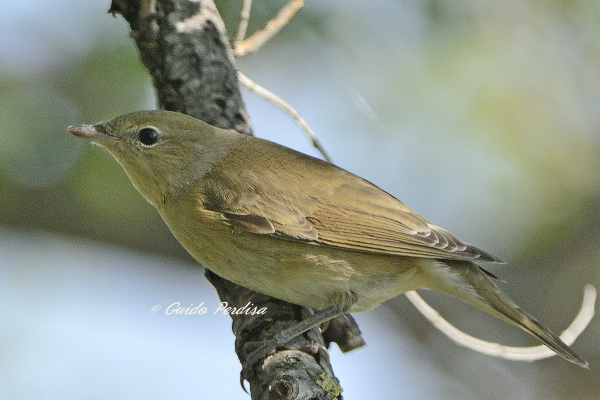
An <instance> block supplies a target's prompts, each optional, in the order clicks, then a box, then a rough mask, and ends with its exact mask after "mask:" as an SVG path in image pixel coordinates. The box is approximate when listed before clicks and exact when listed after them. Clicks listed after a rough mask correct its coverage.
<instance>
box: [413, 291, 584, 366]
mask: <svg viewBox="0 0 600 400" xmlns="http://www.w3.org/2000/svg"><path fill="white" fill-rule="evenodd" d="M405 295H406V297H407V298H408V300H410V302H411V303H412V304H413V305H414V306H415V307H416V308H417V310H419V312H420V313H421V314H423V315H424V316H425V318H427V320H428V321H429V322H431V323H432V324H433V326H435V327H436V328H437V329H439V330H440V331H442V333H443V334H444V335H446V336H447V337H448V338H450V339H451V340H452V341H454V342H455V343H457V344H459V345H462V346H465V347H467V348H469V349H472V350H475V351H477V352H479V353H483V354H486V355H489V356H493V357H499V358H505V359H507V360H520V361H535V360H540V359H543V358H548V357H552V356H555V355H556V353H555V352H553V351H552V350H550V349H549V348H548V347H546V346H532V347H511V346H504V345H501V344H499V343H491V342H487V341H485V340H481V339H478V338H476V337H473V336H471V335H468V334H466V333H464V332H463V331H461V330H459V329H458V328H456V327H455V326H453V325H452V324H450V323H449V322H448V321H446V320H445V319H444V318H443V317H442V316H441V315H440V314H439V313H438V312H437V311H436V310H434V309H433V308H432V307H431V306H430V305H429V304H427V303H426V302H425V300H423V298H422V297H421V296H419V295H418V294H417V292H414V291H413V292H408V293H405ZM595 302H596V289H595V288H594V287H593V286H592V285H586V286H585V288H584V291H583V302H582V304H581V309H580V310H579V313H578V314H577V316H576V317H575V319H574V320H573V322H572V323H571V325H570V326H569V327H568V328H567V329H566V330H565V331H564V332H563V333H562V335H560V338H561V339H562V341H563V342H565V343H566V344H567V345H572V344H573V342H575V339H577V337H578V336H579V335H580V334H581V333H582V332H583V330H584V329H585V328H586V327H587V326H588V324H589V323H590V321H591V320H592V317H593V316H594V303H595Z"/></svg>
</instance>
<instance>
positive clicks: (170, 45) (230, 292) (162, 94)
mask: <svg viewBox="0 0 600 400" xmlns="http://www.w3.org/2000/svg"><path fill="white" fill-rule="evenodd" d="M109 12H110V13H112V14H113V15H115V14H121V15H122V16H123V17H124V18H125V19H126V20H127V22H128V23H129V25H130V27H131V36H132V37H133V39H134V40H135V42H136V45H137V47H138V49H139V51H140V55H141V59H142V62H143V63H144V65H145V66H146V68H147V69H148V71H149V72H150V74H151V75H152V78H153V80H154V86H155V88H156V92H157V97H158V103H159V108H162V109H166V110H171V111H179V112H182V113H186V114H189V115H192V116H194V117H196V118H199V119H202V120H204V121H206V122H208V123H209V124H212V125H215V126H219V127H221V128H226V129H235V130H236V131H238V132H240V133H244V134H252V127H251V123H250V119H249V117H248V115H247V113H246V111H245V108H244V104H243V101H242V97H241V94H240V89H239V85H238V81H237V76H236V71H235V66H234V61H233V53H232V50H231V47H230V45H229V40H228V38H227V35H226V32H225V27H224V25H223V22H222V20H221V17H220V15H219V13H218V12H217V9H216V7H215V5H214V3H213V1H212V0H196V1H192V0H113V1H112V4H111V7H110V10H109ZM206 276H207V278H208V279H209V281H210V282H211V283H212V284H213V285H214V286H215V288H216V289H217V292H218V293H219V297H220V298H221V301H226V302H227V303H228V304H229V305H232V306H237V307H242V306H244V305H245V304H246V303H248V302H251V303H253V304H254V305H256V306H259V307H267V310H268V313H267V315H258V314H257V315H234V316H232V318H233V331H234V333H235V335H236V345H235V348H236V352H237V354H238V358H239V359H240V361H241V362H242V365H244V362H245V359H246V356H247V354H248V352H249V351H251V350H252V346H253V343H254V342H260V341H263V340H265V339H267V338H270V337H272V336H273V335H274V334H275V333H276V332H278V331H280V330H282V329H285V328H288V327H290V326H292V325H295V324H296V323H298V322H299V321H300V320H302V319H303V318H304V317H305V316H306V315H307V314H308V313H311V311H310V310H308V309H306V308H303V307H299V306H296V305H293V304H289V303H286V302H283V301H281V300H277V299H273V298H270V297H267V296H264V295H260V294H257V293H255V292H252V291H250V290H248V289H246V288H243V287H241V286H238V285H236V284H233V283H231V282H229V281H226V280H224V279H223V278H220V277H218V276H216V275H215V274H213V273H211V272H210V271H208V270H207V271H206ZM265 317H266V318H265ZM335 325H336V326H337V327H336V329H335V330H332V331H331V333H330V335H329V337H328V342H327V344H329V342H330V341H332V340H335V341H338V342H341V343H342V344H340V347H342V348H344V347H345V348H347V349H351V348H354V347H356V346H357V343H359V344H360V343H361V342H362V338H360V331H358V328H357V327H356V324H355V323H354V320H353V319H352V317H350V316H344V319H343V320H342V319H340V320H339V321H337V322H336V323H335ZM336 332H337V333H336ZM289 346H291V347H293V349H295V350H283V351H278V352H276V353H275V354H273V355H271V356H269V357H268V358H267V359H266V360H265V361H264V363H263V365H262V366H261V367H260V368H258V366H246V365H244V369H245V370H248V371H253V372H254V373H252V374H251V375H250V376H249V377H248V381H249V383H250V391H251V394H252V399H267V398H268V399H288V398H289V399H292V398H299V399H300V398H307V399H309V398H310V399H332V398H341V395H340V393H341V388H340V387H339V385H338V383H337V379H336V378H335V376H334V375H333V372H332V368H331V365H330V364H329V359H328V357H327V356H326V354H325V353H323V352H322V351H320V349H324V347H323V346H325V342H324V340H323V337H322V336H321V334H320V332H319V330H318V329H313V330H311V331H309V332H307V333H306V334H304V335H302V336H300V337H298V338H296V339H294V340H293V341H292V343H290V344H289ZM298 349H302V350H303V351H299V350H298Z"/></svg>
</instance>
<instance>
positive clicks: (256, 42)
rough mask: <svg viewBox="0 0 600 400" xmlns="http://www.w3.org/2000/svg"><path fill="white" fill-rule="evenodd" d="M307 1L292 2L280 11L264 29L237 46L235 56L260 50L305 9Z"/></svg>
mask: <svg viewBox="0 0 600 400" xmlns="http://www.w3.org/2000/svg"><path fill="white" fill-rule="evenodd" d="M305 1H306V0H290V2H289V3H288V4H286V5H285V6H284V7H283V8H282V9H281V10H280V11H279V13H278V14H277V15H276V16H275V18H273V19H272V20H270V21H269V22H267V24H266V25H265V27H264V28H263V29H261V30H260V31H257V32H254V33H253V34H252V36H250V37H249V38H248V39H246V40H244V41H243V42H241V43H239V45H236V46H235V47H234V49H233V54H234V55H235V56H236V57H243V56H245V55H246V54H249V53H254V52H255V51H257V50H258V49H260V48H261V47H262V46H263V45H264V44H265V43H266V42H267V41H269V40H270V39H271V38H273V36H275V35H277V33H279V31H280V30H281V28H283V27H284V26H286V25H287V23H288V22H290V20H291V19H292V18H294V15H296V14H297V13H298V11H300V10H301V9H302V7H304V3H305ZM240 19H241V17H240ZM236 39H237V37H236Z"/></svg>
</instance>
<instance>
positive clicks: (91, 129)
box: [67, 125, 117, 144]
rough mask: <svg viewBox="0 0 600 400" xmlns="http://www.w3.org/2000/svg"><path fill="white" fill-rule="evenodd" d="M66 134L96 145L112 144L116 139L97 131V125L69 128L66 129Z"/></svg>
mask: <svg viewBox="0 0 600 400" xmlns="http://www.w3.org/2000/svg"><path fill="white" fill-rule="evenodd" d="M67 132H69V133H70V134H71V135H74V136H77V137H80V138H83V139H86V140H89V141H90V142H96V143H98V144H102V143H106V142H114V141H115V140H116V139H117V138H115V137H114V136H110V135H107V134H106V133H105V132H103V131H101V130H99V129H98V127H97V125H81V126H70V127H68V128H67Z"/></svg>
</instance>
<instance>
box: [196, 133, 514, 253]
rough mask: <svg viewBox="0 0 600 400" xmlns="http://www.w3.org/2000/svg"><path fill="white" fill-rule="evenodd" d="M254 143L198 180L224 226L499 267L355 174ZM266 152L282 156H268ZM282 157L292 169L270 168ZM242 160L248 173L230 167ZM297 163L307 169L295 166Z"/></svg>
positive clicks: (206, 205)
mask: <svg viewBox="0 0 600 400" xmlns="http://www.w3.org/2000/svg"><path fill="white" fill-rule="evenodd" d="M252 140H256V139H255V138H252ZM260 143H262V147H261V146H258V147H257V146H254V147H253V150H254V151H255V152H256V153H255V154H254V155H252V156H250V155H248V154H246V153H244V150H243V149H240V150H239V151H238V152H237V154H236V152H235V151H232V152H231V154H230V155H229V157H227V158H226V159H225V160H224V161H223V162H222V164H221V165H218V166H217V168H213V169H212V171H211V172H209V173H208V174H207V175H205V176H204V177H203V181H204V185H203V187H202V193H201V196H199V197H200V198H202V199H203V200H202V207H203V208H206V209H208V210H212V211H216V212H220V213H222V214H223V215H224V222H226V223H231V224H233V225H236V226H238V227H242V228H244V226H246V225H248V231H250V232H253V233H257V234H268V235H272V236H276V237H279V238H283V239H289V240H299V241H303V242H311V243H313V244H319V245H325V246H332V247H337V248H343V249H348V250H354V251H363V252H372V253H383V254H391V255H398V256H411V257H426V258H439V259H456V260H473V259H478V260H481V261H489V262H502V260H500V259H498V258H497V257H495V256H493V255H491V254H489V253H487V252H485V251H483V250H480V249H478V248H476V247H474V246H472V245H470V244H468V243H465V242H463V241H461V240H459V239H458V238H456V237H455V236H454V235H452V234H451V233H450V232H448V231H446V230H445V229H442V228H440V227H437V226H435V225H432V224H430V223H429V222H428V221H427V220H425V219H424V218H423V217H421V216H420V215H418V214H417V213H415V212H414V211H412V210H411V209H410V208H409V207H407V206H406V205H405V204H404V203H402V202H401V201H399V200H397V199H396V198H394V197H393V196H391V195H390V194H388V193H386V192H384V191H383V190H381V189H379V188H378V187H376V186H375V185H373V184H371V183H369V182H367V181H365V180H364V179H361V178H359V177H357V176H356V175H353V174H351V173H349V172H347V171H345V170H342V169H340V168H337V167H335V166H333V165H331V164H328V163H325V162H323V161H321V160H318V159H315V158H312V157H310V156H306V155H304V154H301V153H297V152H295V151H293V150H290V149H287V148H285V147H281V146H278V145H275V144H273V143H270V142H265V141H260ZM240 152H241V153H240ZM273 152H287V154H284V155H281V157H271V155H272V153H273ZM290 157H291V158H294V159H295V160H293V162H295V163H296V165H295V170H289V168H287V167H286V165H278V164H277V160H283V159H286V158H287V159H288V161H289V158H290ZM249 158H252V168H247V167H246V166H245V165H243V166H242V164H240V165H238V166H237V167H236V165H235V164H236V163H238V162H239V163H247V162H248V159H249ZM302 163H305V164H310V165H306V166H305V167H304V168H301V165H300V164H302ZM232 171H238V174H237V175H233V174H232ZM240 171H241V172H240ZM297 171H311V175H310V176H305V175H303V174H301V173H299V172H297ZM269 224H270V225H269ZM271 226H272V227H273V228H272V229H274V232H273V231H272V230H271Z"/></svg>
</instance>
